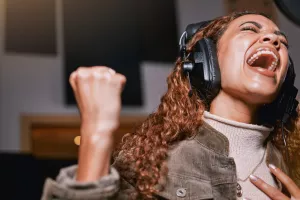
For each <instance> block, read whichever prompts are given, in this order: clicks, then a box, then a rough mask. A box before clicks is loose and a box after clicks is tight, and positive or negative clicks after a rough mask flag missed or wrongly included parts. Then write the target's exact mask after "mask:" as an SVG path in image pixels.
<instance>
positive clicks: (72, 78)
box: [69, 71, 80, 109]
mask: <svg viewBox="0 0 300 200" xmlns="http://www.w3.org/2000/svg"><path fill="white" fill-rule="evenodd" d="M76 81H77V72H76V71H74V72H72V73H71V75H70V78H69V83H70V85H71V87H72V89H73V94H74V96H75V99H76V102H77V105H78V107H79V109H80V102H79V97H78V94H77V85H76Z"/></svg>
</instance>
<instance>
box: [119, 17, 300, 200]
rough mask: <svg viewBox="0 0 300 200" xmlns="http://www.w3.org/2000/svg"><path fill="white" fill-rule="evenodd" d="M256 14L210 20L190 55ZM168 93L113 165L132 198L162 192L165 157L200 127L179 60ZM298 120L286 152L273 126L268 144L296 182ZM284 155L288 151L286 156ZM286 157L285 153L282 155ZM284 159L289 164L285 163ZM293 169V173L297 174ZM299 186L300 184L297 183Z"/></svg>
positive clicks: (197, 104) (200, 106) (199, 109)
mask: <svg viewBox="0 0 300 200" xmlns="http://www.w3.org/2000/svg"><path fill="white" fill-rule="evenodd" d="M247 14H259V15H263V16H265V15H264V14H261V13H256V12H249V11H244V12H235V13H232V14H230V15H227V16H222V17H218V18H216V19H214V20H212V21H211V22H210V23H209V24H208V25H207V26H206V27H205V28H203V29H201V30H199V31H198V32H197V33H196V34H195V35H194V36H193V38H192V39H191V40H190V41H189V43H188V45H187V50H188V51H191V50H192V48H193V46H194V45H195V44H196V42H197V41H199V40H200V39H202V38H204V37H208V38H211V39H213V40H214V41H215V42H216V44H217V45H218V41H219V39H220V37H221V36H222V35H223V33H224V32H225V31H226V29H227V27H228V25H229V23H230V22H231V21H233V20H234V19H236V18H238V17H240V16H243V15H247ZM167 85H168V90H167V92H166V93H165V94H164V95H163V96H162V98H161V103H160V105H159V106H158V108H157V110H156V111H155V112H154V113H152V114H150V115H149V116H148V118H147V119H146V120H145V121H144V122H143V123H142V124H141V125H140V126H138V127H137V128H136V129H135V131H133V132H132V133H128V134H126V135H125V136H124V137H123V139H122V142H121V144H120V146H119V147H118V148H117V150H116V151H115V153H114V157H117V156H120V155H122V157H123V159H121V162H119V163H118V162H116V163H117V164H116V166H115V167H116V168H117V169H118V170H119V172H120V174H121V175H122V177H123V178H124V179H125V180H126V181H128V182H129V183H131V184H133V185H134V186H135V188H136V195H135V197H134V198H139V197H141V198H142V199H153V198H154V196H153V194H154V193H156V192H158V191H160V190H162V189H163V184H164V177H166V174H167V171H168V170H167V169H168V168H167V163H166V162H167V152H168V150H169V149H170V148H171V147H172V145H174V144H175V143H176V142H178V141H181V140H184V139H186V138H188V137H191V136H193V135H194V134H196V133H197V130H198V129H199V127H200V126H201V125H202V116H203V112H204V110H205V108H206V106H205V105H206V102H204V101H202V100H201V99H200V98H199V96H198V95H197V91H194V90H193V91H192V95H191V96H189V95H188V92H189V90H190V88H189V84H188V80H187V78H186V76H185V75H184V73H183V69H182V60H181V59H180V58H177V61H176V63H175V68H174V69H173V71H172V72H171V73H170V75H169V76H168V78H167ZM299 123H300V120H299V119H294V120H291V121H290V123H289V126H288V127H286V128H285V131H288V132H289V134H288V137H287V142H288V148H283V146H282V144H283V143H282V137H281V130H280V127H279V126H276V127H275V129H274V131H273V133H272V134H273V135H274V137H273V138H274V139H273V140H272V142H273V143H274V144H275V145H276V146H277V147H278V148H279V149H280V150H281V151H282V153H283V156H284V157H285V158H284V159H285V160H286V161H287V163H288V164H289V168H290V169H291V175H292V177H293V178H294V180H295V179H296V178H297V179H298V180H300V177H299V174H300V173H299V170H300V161H299V160H297V159H292V156H299V152H297V149H298V148H299V146H300V136H299V134H298V133H299V130H298V128H297V127H298V125H299ZM286 149H287V150H286ZM285 151H288V153H286V152H285ZM286 155H289V159H287V158H286ZM297 168H298V171H297ZM298 183H299V182H298Z"/></svg>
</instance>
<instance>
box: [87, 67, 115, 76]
mask: <svg viewBox="0 0 300 200" xmlns="http://www.w3.org/2000/svg"><path fill="white" fill-rule="evenodd" d="M91 68H92V69H93V70H97V71H99V72H104V71H107V72H109V73H110V74H111V75H114V74H115V73H116V71H115V70H113V69H112V68H109V67H106V66H93V67H91Z"/></svg>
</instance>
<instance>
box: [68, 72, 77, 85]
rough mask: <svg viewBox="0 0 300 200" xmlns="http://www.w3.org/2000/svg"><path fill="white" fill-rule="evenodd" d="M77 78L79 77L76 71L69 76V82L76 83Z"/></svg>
mask: <svg viewBox="0 0 300 200" xmlns="http://www.w3.org/2000/svg"><path fill="white" fill-rule="evenodd" d="M76 76H77V73H76V71H74V72H72V73H71V74H70V76H69V82H70V83H72V82H73V81H75V79H76Z"/></svg>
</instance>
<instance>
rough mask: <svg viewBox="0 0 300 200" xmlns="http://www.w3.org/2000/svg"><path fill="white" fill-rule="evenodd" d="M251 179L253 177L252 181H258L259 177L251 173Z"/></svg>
mask: <svg viewBox="0 0 300 200" xmlns="http://www.w3.org/2000/svg"><path fill="white" fill-rule="evenodd" d="M250 179H251V180H252V181H257V179H258V178H257V177H256V176H254V175H252V174H251V175H250Z"/></svg>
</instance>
